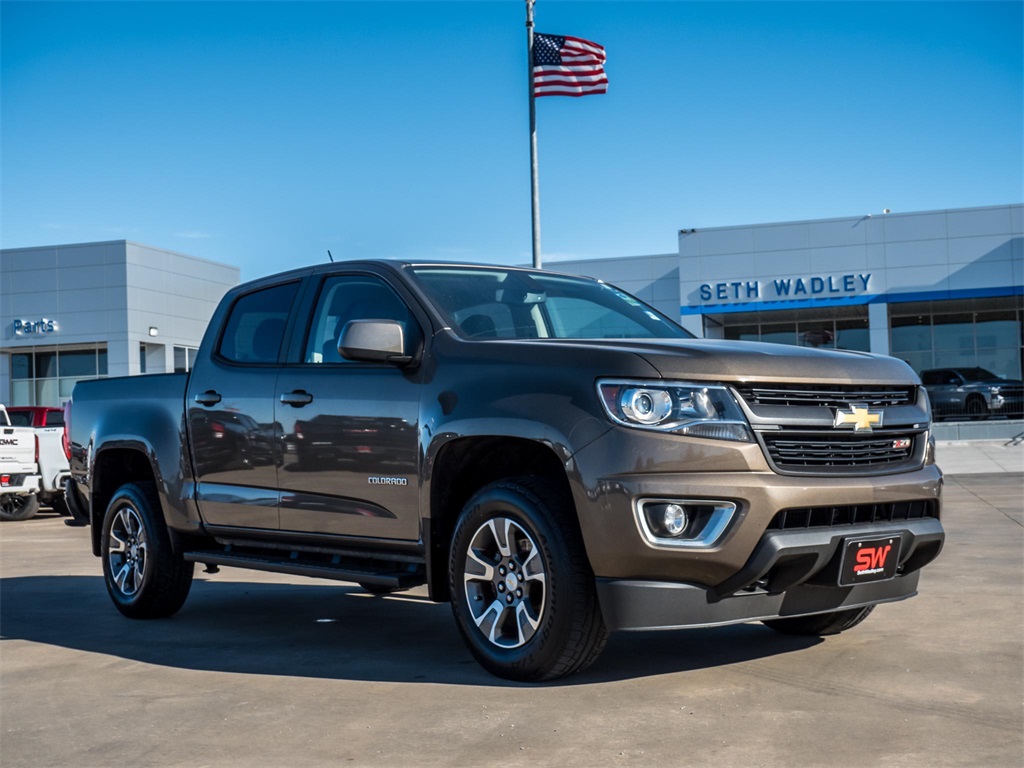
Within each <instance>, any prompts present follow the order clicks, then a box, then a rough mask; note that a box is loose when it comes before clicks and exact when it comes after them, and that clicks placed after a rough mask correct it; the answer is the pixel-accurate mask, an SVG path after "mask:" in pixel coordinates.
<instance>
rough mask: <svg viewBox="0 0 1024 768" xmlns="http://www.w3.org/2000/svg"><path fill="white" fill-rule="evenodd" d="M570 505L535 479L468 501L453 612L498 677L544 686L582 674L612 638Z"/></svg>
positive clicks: (456, 541) (452, 564)
mask: <svg viewBox="0 0 1024 768" xmlns="http://www.w3.org/2000/svg"><path fill="white" fill-rule="evenodd" d="M571 509H572V507H571V500H568V499H566V498H565V494H563V493H561V492H560V491H559V490H558V489H557V488H555V487H554V486H553V485H552V484H549V483H547V482H544V481H540V480H536V479H533V478H519V479H515V480H506V481H501V482H498V483H493V484H491V485H489V486H487V487H485V488H483V489H482V490H480V491H479V492H477V493H476V494H475V495H474V496H473V498H471V499H470V500H469V502H468V503H467V504H466V506H465V508H464V509H463V510H462V514H461V515H460V516H459V520H458V523H457V524H456V527H455V535H454V537H453V539H452V548H451V557H450V561H449V586H450V588H451V598H452V612H453V614H454V616H455V621H456V623H457V624H458V627H459V630H460V632H461V633H462V636H463V638H464V639H465V641H466V644H467V645H468V646H469V649H470V651H471V652H472V653H473V655H474V656H475V657H476V660H477V661H478V662H479V663H480V665H481V666H483V667H484V668H485V669H487V670H488V671H489V672H491V673H492V674H495V675H497V676H498V677H504V678H508V679H511V680H523V681H539V680H551V679H554V678H557V677H562V676H564V675H568V674H571V673H573V672H578V671H579V670H582V669H584V668H586V667H588V666H589V665H590V664H592V663H593V662H594V661H595V660H596V659H597V657H598V656H599V655H600V653H601V650H602V649H603V648H604V644H605V642H606V641H607V638H608V632H607V630H606V629H605V625H604V621H603V619H602V617H601V610H600V606H599V605H598V602H597V590H596V588H595V585H594V574H593V573H592V571H591V570H590V565H589V563H588V561H587V558H586V553H585V552H584V549H583V542H582V540H581V537H580V534H579V531H578V529H576V527H575V522H574V521H573V520H571V519H570V518H569V514H570V510H571Z"/></svg>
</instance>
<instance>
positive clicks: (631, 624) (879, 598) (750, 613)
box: [597, 571, 920, 630]
mask: <svg viewBox="0 0 1024 768" xmlns="http://www.w3.org/2000/svg"><path fill="white" fill-rule="evenodd" d="M919 575H920V572H919V571H915V572H914V573H911V574H908V575H906V576H899V577H897V578H895V579H892V580H890V581H880V582H876V583H874V584H861V585H859V586H856V587H843V588H838V587H832V588H828V587H815V586H810V585H802V586H798V587H794V588H793V589H791V590H789V591H787V592H783V593H781V594H775V595H772V594H767V593H765V592H755V593H740V594H737V595H734V596H733V597H729V598H726V599H725V600H715V599H714V598H713V597H712V595H711V591H710V590H707V589H703V588H701V587H698V586H694V585H692V584H669V583H666V582H658V581H620V580H613V579H598V582H597V595H598V599H599V600H600V601H601V612H602V614H603V615H604V622H605V624H606V625H607V627H608V629H621V630H651V629H683V628H693V627H717V626H722V625H725V624H741V623H744V622H748V621H760V620H763V619H777V618H781V617H790V616H805V615H808V614H813V613H827V612H830V611H837V610H845V609H848V608H860V607H862V606H866V605H874V604H876V603H891V602H896V601H897V600H906V599H907V598H908V597H913V596H914V595H916V594H917V581H918V577H919Z"/></svg>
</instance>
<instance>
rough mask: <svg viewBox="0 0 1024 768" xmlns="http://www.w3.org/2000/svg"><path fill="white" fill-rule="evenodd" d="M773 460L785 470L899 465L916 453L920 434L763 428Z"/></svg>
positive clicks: (769, 455) (764, 437) (813, 470)
mask: <svg viewBox="0 0 1024 768" xmlns="http://www.w3.org/2000/svg"><path fill="white" fill-rule="evenodd" d="M761 437H762V439H763V440H764V445H765V448H767V449H768V457H769V459H771V462H772V463H773V464H774V465H775V466H776V467H778V468H779V469H783V470H790V471H801V470H802V471H809V472H815V474H817V472H816V470H827V469H830V468H840V467H845V468H860V469H866V468H880V467H887V466H893V465H895V466H899V465H901V464H905V463H906V462H908V461H910V460H911V459H912V458H913V456H914V451H915V448H916V443H917V439H918V436H917V434H915V433H912V432H885V433H878V432H874V433H872V434H871V435H854V434H848V433H836V432H833V431H831V430H830V431H827V432H823V433H822V434H820V435H816V434H814V433H793V432H780V433H771V432H762V433H761Z"/></svg>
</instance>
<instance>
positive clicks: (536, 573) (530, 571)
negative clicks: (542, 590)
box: [523, 547, 547, 584]
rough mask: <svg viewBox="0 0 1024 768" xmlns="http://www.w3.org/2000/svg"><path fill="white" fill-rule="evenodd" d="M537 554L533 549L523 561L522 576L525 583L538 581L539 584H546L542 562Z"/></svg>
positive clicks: (535, 549)
mask: <svg viewBox="0 0 1024 768" xmlns="http://www.w3.org/2000/svg"><path fill="white" fill-rule="evenodd" d="M537 552H538V550H537V548H536V547H534V548H533V549H532V550H531V551H530V556H529V557H527V558H526V560H525V561H523V576H524V577H525V579H526V580H527V581H539V582H540V583H541V584H546V583H547V577H546V576H545V574H544V562H543V561H542V560H541V559H540V557H538V555H537Z"/></svg>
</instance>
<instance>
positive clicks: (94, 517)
mask: <svg viewBox="0 0 1024 768" xmlns="http://www.w3.org/2000/svg"><path fill="white" fill-rule="evenodd" d="M158 480H159V477H158V471H157V468H156V466H155V465H154V464H153V462H152V460H151V452H150V451H147V450H146V446H145V444H144V443H139V442H124V443H117V444H114V445H110V446H106V447H103V448H101V449H100V450H99V451H97V453H96V458H95V459H94V461H93V465H92V475H91V481H92V482H91V487H90V494H89V522H90V523H91V525H90V528H91V533H92V553H93V554H94V555H96V556H97V557H99V555H100V538H101V535H102V533H103V516H104V514H105V513H106V511H107V506H108V505H109V504H110V500H111V499H112V498H113V497H114V494H115V493H117V489H118V488H120V487H121V486H122V485H124V484H125V483H135V482H151V483H154V484H156V486H157V494H158V495H159V496H160V506H161V511H162V512H163V513H164V518H165V519H166V517H167V513H166V504H165V501H164V493H163V490H162V489H161V487H160V483H159V482H158Z"/></svg>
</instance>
